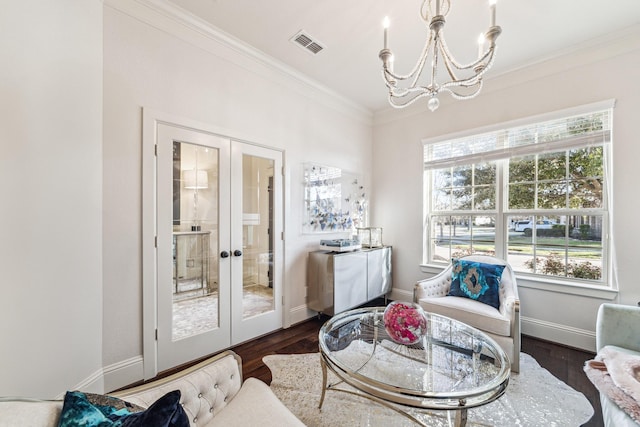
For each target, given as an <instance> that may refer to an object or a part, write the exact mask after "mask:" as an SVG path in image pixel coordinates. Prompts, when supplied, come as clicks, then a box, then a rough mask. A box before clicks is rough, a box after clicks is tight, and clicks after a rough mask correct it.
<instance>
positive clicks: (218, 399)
mask: <svg viewBox="0 0 640 427" xmlns="http://www.w3.org/2000/svg"><path fill="white" fill-rule="evenodd" d="M173 390H180V392H181V395H182V397H181V399H180V403H181V404H182V407H183V408H184V410H185V412H186V413H187V416H188V417H189V421H190V423H191V426H192V427H202V426H211V425H223V426H224V425H227V426H258V425H259V426H261V427H271V426H273V427H276V426H277V427H281V426H304V424H303V423H302V422H301V421H300V420H298V419H297V418H296V417H295V416H294V415H293V414H292V413H291V412H290V411H289V410H288V409H287V408H286V407H285V406H284V405H283V404H282V402H280V400H279V399H278V398H277V397H276V395H275V394H273V392H272V391H271V389H270V388H269V386H268V385H266V384H265V383H264V382H262V381H260V380H258V379H256V378H248V379H247V380H246V381H244V382H243V381H242V362H241V359H240V357H239V356H238V355H237V354H235V353H234V352H232V351H226V352H223V353H221V354H219V355H217V356H213V357H211V358H209V359H207V360H205V361H203V362H201V363H199V364H197V365H194V366H192V367H190V368H187V369H184V370H182V371H180V372H177V373H175V374H173V375H171V376H168V377H166V378H163V379H159V380H156V381H152V382H150V383H147V384H144V385H141V386H138V387H134V388H131V389H127V390H123V391H119V392H116V393H110V395H112V396H115V397H118V398H120V399H123V400H126V401H128V402H131V403H134V404H136V405H139V406H142V407H145V408H147V407H149V406H151V404H152V403H153V402H155V401H156V400H157V399H159V398H160V397H162V396H163V395H165V394H166V393H168V392H170V391H173ZM61 409H62V401H26V400H21V401H4V402H3V401H0V427H9V426H12V427H13V426H43V427H47V426H51V427H56V426H57V425H58V418H59V416H60V411H61ZM214 419H215V420H214Z"/></svg>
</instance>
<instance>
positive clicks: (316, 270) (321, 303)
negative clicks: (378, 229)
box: [307, 246, 391, 316]
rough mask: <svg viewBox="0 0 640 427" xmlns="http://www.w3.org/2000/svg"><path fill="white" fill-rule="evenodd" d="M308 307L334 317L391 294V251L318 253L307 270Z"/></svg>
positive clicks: (312, 254)
mask: <svg viewBox="0 0 640 427" xmlns="http://www.w3.org/2000/svg"><path fill="white" fill-rule="evenodd" d="M307 286H308V290H307V297H308V299H307V301H308V307H309V308H310V309H311V310H314V311H317V312H318V313H324V314H327V315H330V316H333V315H334V314H336V313H340V312H343V311H345V310H349V309H351V308H354V307H358V306H360V305H362V304H364V303H366V302H368V301H371V300H373V299H376V298H379V297H381V296H384V295H386V294H387V293H388V292H389V291H390V290H391V247H390V246H384V247H380V248H371V249H363V250H358V251H353V252H341V253H340V252H328V251H315V252H310V253H309V264H308V266H307Z"/></svg>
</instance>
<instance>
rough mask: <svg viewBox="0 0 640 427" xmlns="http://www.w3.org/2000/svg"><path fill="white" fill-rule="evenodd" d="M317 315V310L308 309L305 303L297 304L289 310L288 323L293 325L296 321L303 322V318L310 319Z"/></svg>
mask: <svg viewBox="0 0 640 427" xmlns="http://www.w3.org/2000/svg"><path fill="white" fill-rule="evenodd" d="M317 315H318V312H316V311H313V310H310V309H309V308H307V305H306V304H303V305H299V306H297V307H293V308H292V309H291V311H290V312H289V319H290V320H291V322H290V324H291V325H295V324H296V323H300V322H304V321H305V320H308V319H311V318H312V317H314V316H317Z"/></svg>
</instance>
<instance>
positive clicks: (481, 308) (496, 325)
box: [413, 255, 520, 372]
mask: <svg viewBox="0 0 640 427" xmlns="http://www.w3.org/2000/svg"><path fill="white" fill-rule="evenodd" d="M460 260H463V261H471V262H480V263H482V264H491V265H495V266H504V269H503V270H502V275H501V276H500V277H501V278H500V280H499V284H497V286H498V289H497V290H496V292H497V295H496V301H495V304H494V306H497V308H494V306H492V305H489V304H486V303H484V302H479V301H477V300H475V299H472V298H467V297H462V296H452V295H449V293H450V291H451V282H452V272H453V264H450V265H449V267H447V268H446V269H445V270H444V271H442V272H441V273H439V274H438V275H436V276H434V277H432V278H430V279H426V280H421V281H419V282H418V283H416V285H415V287H414V291H413V299H414V302H416V303H418V304H420V306H421V307H422V308H423V309H424V310H426V311H428V312H431V313H435V314H439V315H441V316H446V317H450V318H452V319H455V320H458V321H461V322H463V323H466V324H468V325H470V326H473V327H474V328H476V329H479V330H481V331H483V332H484V333H486V334H487V335H489V336H490V337H491V338H493V339H494V340H495V341H496V342H497V343H498V344H499V345H500V347H502V349H503V350H504V351H505V353H506V354H507V356H509V361H510V362H511V370H512V371H513V372H519V371H520V299H519V298H518V287H517V284H516V278H515V275H514V273H513V269H512V268H511V266H510V265H509V264H507V262H506V261H504V260H501V259H499V258H496V257H492V256H488V255H469V256H465V257H462V258H460ZM496 282H497V281H496ZM452 293H455V292H452Z"/></svg>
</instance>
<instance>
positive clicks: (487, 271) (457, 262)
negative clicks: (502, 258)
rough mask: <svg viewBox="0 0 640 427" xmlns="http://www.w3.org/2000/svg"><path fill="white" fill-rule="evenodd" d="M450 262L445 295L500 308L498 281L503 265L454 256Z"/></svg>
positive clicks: (500, 277) (500, 278)
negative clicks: (449, 284) (449, 280)
mask: <svg viewBox="0 0 640 427" xmlns="http://www.w3.org/2000/svg"><path fill="white" fill-rule="evenodd" d="M451 263H452V264H453V269H452V273H451V289H449V293H448V294H447V295H452V296H456V297H464V298H471V299H473V300H476V301H479V302H482V303H484V304H488V305H490V306H491V307H494V308H495V309H499V308H500V281H501V280H502V272H503V270H504V267H505V266H504V265H496V264H484V263H481V262H477V261H467V260H462V259H455V258H453V259H452V260H451Z"/></svg>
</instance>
